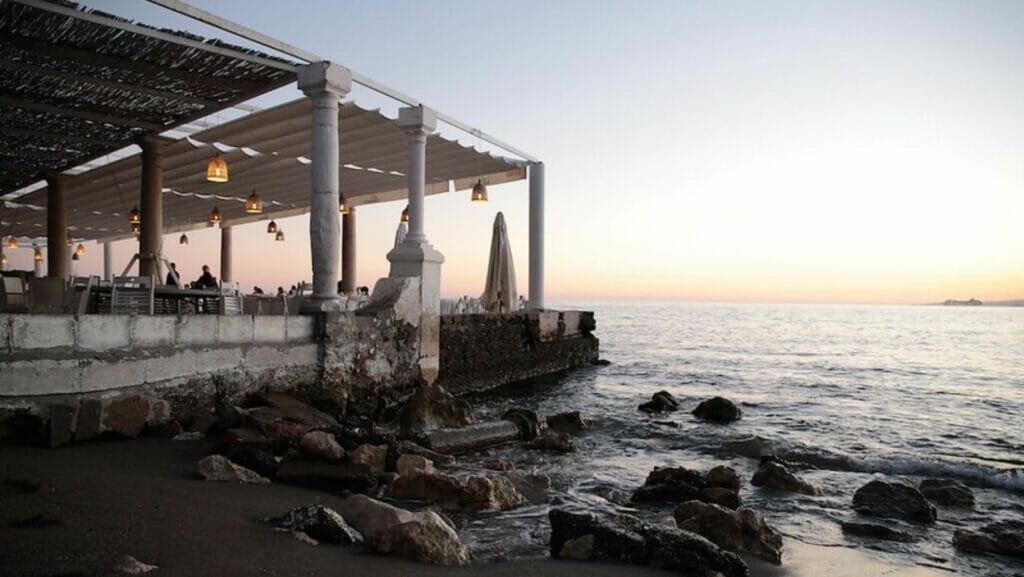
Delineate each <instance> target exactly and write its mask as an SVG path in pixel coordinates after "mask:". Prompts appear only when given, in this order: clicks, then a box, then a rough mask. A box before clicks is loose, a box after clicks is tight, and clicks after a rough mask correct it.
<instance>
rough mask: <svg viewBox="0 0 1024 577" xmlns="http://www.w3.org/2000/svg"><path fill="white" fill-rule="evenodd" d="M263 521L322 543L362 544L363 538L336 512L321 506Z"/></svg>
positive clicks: (308, 507) (301, 508)
mask: <svg viewBox="0 0 1024 577" xmlns="http://www.w3.org/2000/svg"><path fill="white" fill-rule="evenodd" d="M264 521H266V522H267V523H270V524H271V525H272V526H274V527H276V528H278V529H282V530H288V531H301V532H303V533H305V534H306V535H309V536H310V537H312V538H313V539H316V540H317V541H320V542H323V543H333V544H336V545H357V544H359V543H362V542H363V536H362V535H360V534H359V532H358V531H356V530H355V529H353V528H352V527H350V526H349V524H348V523H346V522H345V519H344V518H343V517H342V516H341V515H339V514H338V512H337V511H335V510H334V509H331V508H329V507H324V506H323V505H306V506H304V507H298V508H296V509H292V510H291V511H289V512H287V513H285V514H284V515H282V516H280V517H271V518H268V519H264Z"/></svg>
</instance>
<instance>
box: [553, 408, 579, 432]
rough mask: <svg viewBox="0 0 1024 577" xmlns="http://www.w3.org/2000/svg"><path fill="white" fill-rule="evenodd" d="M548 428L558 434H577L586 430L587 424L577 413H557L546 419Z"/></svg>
mask: <svg viewBox="0 0 1024 577" xmlns="http://www.w3.org/2000/svg"><path fill="white" fill-rule="evenodd" d="M547 422H548V428H549V429H551V430H552V431H558V432H559V433H579V432H581V431H583V430H584V429H586V428H587V422H586V421H585V420H584V419H583V415H581V414H580V412H579V411H570V412H567V413H558V414H557V415H551V416H550V417H548V418H547Z"/></svg>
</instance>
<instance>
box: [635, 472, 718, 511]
mask: <svg viewBox="0 0 1024 577" xmlns="http://www.w3.org/2000/svg"><path fill="white" fill-rule="evenodd" d="M704 487H705V482H704V475H702V474H701V473H700V472H699V471H694V470H691V469H687V468H685V467H655V468H654V470H653V471H651V472H650V473H649V474H648V475H647V480H646V481H645V482H644V484H643V486H641V487H640V488H639V489H637V490H636V491H634V492H633V501H635V502H643V501H647V502H650V501H655V502H666V501H667V502H673V503H684V502H686V501H692V500H694V499H700V492H701V490H702V489H704Z"/></svg>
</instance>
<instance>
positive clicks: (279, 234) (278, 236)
mask: <svg viewBox="0 0 1024 577" xmlns="http://www.w3.org/2000/svg"><path fill="white" fill-rule="evenodd" d="M274 240H275V241H277V242H284V231H283V230H279V231H277V234H276V235H274Z"/></svg>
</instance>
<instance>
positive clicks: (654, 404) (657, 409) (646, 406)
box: [637, 391, 679, 413]
mask: <svg viewBox="0 0 1024 577" xmlns="http://www.w3.org/2000/svg"><path fill="white" fill-rule="evenodd" d="M637 408H638V409H640V410H641V411H643V412H645V413H662V412H665V411H675V410H677V409H678V408H679V399H677V398H675V397H674V396H673V395H672V393H670V392H668V391H658V392H657V393H654V394H653V395H651V400H650V401H647V402H646V403H643V404H642V405H639V406H637Z"/></svg>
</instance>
